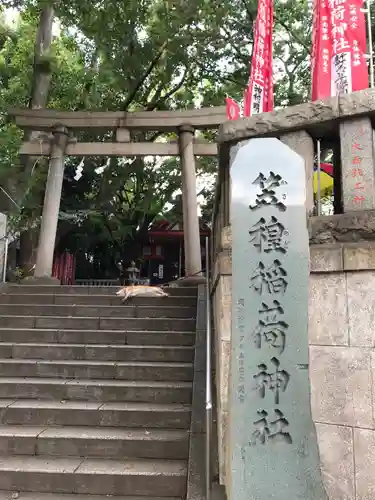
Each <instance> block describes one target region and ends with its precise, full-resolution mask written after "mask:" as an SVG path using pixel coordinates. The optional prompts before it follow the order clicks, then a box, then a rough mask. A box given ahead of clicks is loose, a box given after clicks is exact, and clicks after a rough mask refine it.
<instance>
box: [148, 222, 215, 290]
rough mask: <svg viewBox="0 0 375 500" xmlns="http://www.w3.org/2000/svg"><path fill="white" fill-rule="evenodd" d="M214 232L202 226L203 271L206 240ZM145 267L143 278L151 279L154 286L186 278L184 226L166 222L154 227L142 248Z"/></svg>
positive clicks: (157, 223) (155, 224)
mask: <svg viewBox="0 0 375 500" xmlns="http://www.w3.org/2000/svg"><path fill="white" fill-rule="evenodd" d="M209 234H210V230H209V228H208V227H207V226H206V225H205V224H200V243H201V256H202V268H201V269H202V270H203V269H204V267H205V258H206V237H207V236H209ZM141 257H142V265H141V268H140V272H141V273H140V275H141V277H142V278H148V279H149V280H150V284H153V285H156V284H161V283H167V282H169V281H172V280H175V279H178V278H180V277H182V276H184V275H185V269H184V262H185V256H184V230H183V226H182V223H181V222H174V223H170V222H168V221H166V220H163V221H158V222H156V223H154V224H153V225H152V227H151V228H150V230H149V232H148V240H147V241H145V242H144V244H143V245H142V256H141Z"/></svg>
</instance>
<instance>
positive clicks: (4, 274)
mask: <svg viewBox="0 0 375 500" xmlns="http://www.w3.org/2000/svg"><path fill="white" fill-rule="evenodd" d="M8 250H9V238H8V236H6V237H5V248H4V267H3V283H5V282H6V280H7V268H8Z"/></svg>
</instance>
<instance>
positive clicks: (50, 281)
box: [21, 276, 61, 285]
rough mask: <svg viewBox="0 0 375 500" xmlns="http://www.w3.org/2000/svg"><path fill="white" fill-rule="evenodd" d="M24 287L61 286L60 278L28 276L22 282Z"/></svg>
mask: <svg viewBox="0 0 375 500" xmlns="http://www.w3.org/2000/svg"><path fill="white" fill-rule="evenodd" d="M21 284H22V285H61V281H60V280H59V279H58V278H53V277H52V276H27V277H26V278H24V279H23V280H21Z"/></svg>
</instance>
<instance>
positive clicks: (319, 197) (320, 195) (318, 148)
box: [317, 139, 322, 215]
mask: <svg viewBox="0 0 375 500" xmlns="http://www.w3.org/2000/svg"><path fill="white" fill-rule="evenodd" d="M321 156H322V153H321V149H320V139H318V141H317V161H318V165H317V173H318V193H317V201H318V215H322V193H321V179H320V174H321V169H320V162H321Z"/></svg>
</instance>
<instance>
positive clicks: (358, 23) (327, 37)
mask: <svg viewBox="0 0 375 500" xmlns="http://www.w3.org/2000/svg"><path fill="white" fill-rule="evenodd" d="M362 8H363V0H321V1H319V0H315V4H314V20H313V30H314V32H313V51H312V54H311V58H312V99H313V100H316V99H324V98H326V97H330V96H336V95H338V94H349V93H350V92H354V91H357V90H362V89H365V88H367V87H368V84H369V80H368V70H367V64H366V58H365V54H366V21H365V16H364V13H363V12H362Z"/></svg>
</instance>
